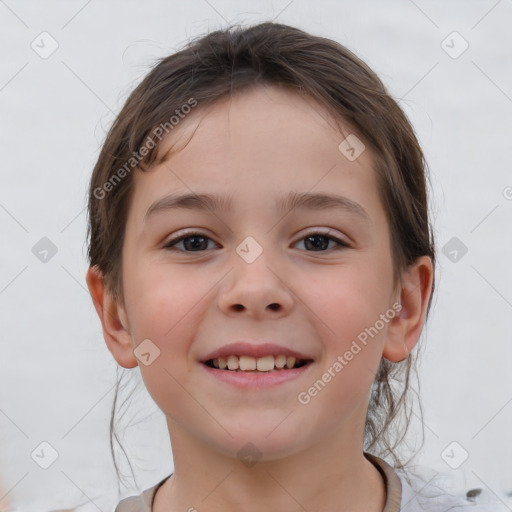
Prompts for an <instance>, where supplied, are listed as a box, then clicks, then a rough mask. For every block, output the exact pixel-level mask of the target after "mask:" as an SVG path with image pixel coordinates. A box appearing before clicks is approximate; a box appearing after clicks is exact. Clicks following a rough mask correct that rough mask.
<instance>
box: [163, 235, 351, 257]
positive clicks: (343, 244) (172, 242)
mask: <svg viewBox="0 0 512 512" xmlns="http://www.w3.org/2000/svg"><path fill="white" fill-rule="evenodd" d="M329 233H330V232H326V233H324V232H323V231H312V232H311V233H307V234H306V235H304V236H303V237H302V238H301V239H300V240H297V242H300V241H302V240H304V239H306V238H308V237H311V236H323V237H325V238H327V239H329V240H332V241H334V242H336V243H337V244H338V246H337V247H334V248H331V249H327V250H324V251H306V252H328V251H329V250H339V249H342V248H349V247H350V245H349V244H348V243H347V242H345V241H343V240H340V239H339V238H337V237H335V236H332V235H329ZM195 236H200V237H202V238H205V239H207V240H211V238H210V237H208V236H206V235H204V234H203V233H199V232H195V231H193V232H190V233H185V234H183V235H180V236H178V237H176V238H173V239H171V240H168V241H167V242H166V243H165V245H164V246H163V248H164V249H168V250H171V251H180V252H190V253H194V252H205V251H206V250H208V249H206V250H204V251H185V250H182V249H176V248H175V247H173V246H174V245H176V244H178V243H179V242H182V241H183V240H186V239H187V238H193V237H195ZM212 241H213V240H212ZM297 242H296V243H297Z"/></svg>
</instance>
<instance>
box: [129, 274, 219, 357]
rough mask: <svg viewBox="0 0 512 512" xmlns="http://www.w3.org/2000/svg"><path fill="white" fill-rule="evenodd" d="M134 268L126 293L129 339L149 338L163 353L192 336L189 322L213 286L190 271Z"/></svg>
mask: <svg viewBox="0 0 512 512" xmlns="http://www.w3.org/2000/svg"><path fill="white" fill-rule="evenodd" d="M133 268H134V272H132V273H131V275H130V277H129V278H128V280H127V281H128V283H127V284H128V286H127V292H126V297H127V308H128V310H129V314H130V326H131V328H132V335H134V338H135V342H136V343H137V341H139V342H140V340H141V339H145V338H150V339H154V341H155V343H157V344H158V345H159V346H160V348H161V349H162V350H166V349H167V346H168V345H169V344H170V342H171V341H178V340H180V339H182V338H183V335H184V333H186V332H187V331H189V332H191V331H190V325H189V324H190V319H189V318H190V317H192V316H193V312H194V311H195V309H196V308H200V302H201V298H202V297H204V296H205V295H206V294H207V292H208V290H209V289H210V288H211V286H212V285H211V283H209V280H208V279H204V280H202V279H199V278H198V277H197V275H194V274H193V273H191V271H190V270H189V271H187V269H180V268H179V267H175V268H173V267H172V266H171V265H165V264H159V265H145V266H143V265H141V266H139V267H137V266H134V267H133ZM196 274H197V273H196ZM210 280H211V276H210Z"/></svg>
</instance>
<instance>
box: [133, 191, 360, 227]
mask: <svg viewBox="0 0 512 512" xmlns="http://www.w3.org/2000/svg"><path fill="white" fill-rule="evenodd" d="M231 206H232V197H231V196H222V195H219V194H196V193H187V194H171V195H168V196H164V197H162V198H160V199H157V200H156V201H155V202H154V203H153V204H152V205H151V206H150V207H149V208H148V210H147V211H146V214H145V215H144V219H143V222H146V221H147V220H148V219H149V218H150V217H153V216H154V215H156V214H157V213H160V212H163V211H169V210H173V209H180V208H181V209H188V210H203V211H204V210H210V211H223V212H230V211H231ZM276 209H277V211H278V212H288V211H290V210H293V209H304V210H316V211H322V210H330V209H337V210H342V211H344V212H347V213H351V214H354V215H356V216H357V217H359V218H360V219H361V220H363V221H365V222H367V223H370V216H369V215H368V213H367V212H366V210H365V209H364V208H363V207H362V206H361V205H360V204H359V203H356V202H355V201H353V200H352V199H349V198H348V197H344V196H340V195H337V194H326V193H311V192H303V193H299V192H290V193H289V194H288V195H287V196H285V197H284V198H280V199H278V200H277V201H276Z"/></svg>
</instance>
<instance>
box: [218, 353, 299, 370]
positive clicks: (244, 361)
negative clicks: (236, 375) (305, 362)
mask: <svg viewBox="0 0 512 512" xmlns="http://www.w3.org/2000/svg"><path fill="white" fill-rule="evenodd" d="M296 362H297V358H295V357H293V356H290V357H286V356H285V355H279V356H275V357H274V356H264V357H258V358H256V357H250V356H235V355H231V356H229V357H227V358H226V357H219V358H217V359H214V360H213V366H214V367H215V368H220V369H221V370H224V369H226V368H227V369H228V370H242V371H247V370H258V371H260V372H269V371H271V370H273V369H274V367H275V368H279V369H280V368H284V367H285V366H286V367H287V368H289V369H290V368H293V367H294V366H295V363H296Z"/></svg>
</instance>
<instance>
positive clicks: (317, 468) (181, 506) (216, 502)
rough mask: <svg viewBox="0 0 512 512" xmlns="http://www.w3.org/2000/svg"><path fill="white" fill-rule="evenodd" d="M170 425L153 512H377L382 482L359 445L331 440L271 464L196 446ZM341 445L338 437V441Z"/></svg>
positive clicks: (382, 493) (381, 501) (381, 503)
mask: <svg viewBox="0 0 512 512" xmlns="http://www.w3.org/2000/svg"><path fill="white" fill-rule="evenodd" d="M168 424H169V432H170V434H171V439H172V441H173V443H172V444H173V457H174V464H175V470H174V473H173V475H172V477H171V478H169V479H168V480H167V481H166V482H165V483H164V484H163V485H162V487H161V488H160V489H159V490H158V492H157V495H156V496H155V501H154V507H153V510H154V512H163V511H169V510H187V511H188V510H190V511H191V512H193V511H194V510H208V512H231V511H239V510H244V512H260V511H261V510H279V509H282V510H287V511H297V512H303V511H304V510H309V511H312V510H315V511H317V512H324V511H325V512H327V511H330V512H332V511H336V512H349V511H353V512H355V511H361V510H365V512H381V511H382V510H383V508H384V503H385V501H386V490H385V486H384V481H383V479H382V476H381V475H380V473H379V471H378V470H377V468H376V467H375V466H374V465H373V464H372V463H371V462H369V461H368V460H367V459H366V458H365V457H364V455H363V452H362V449H361V446H362V443H361V444H357V443H353V442H352V443H347V444H343V443H342V442H340V435H339V433H337V435H336V436H335V437H336V442H334V440H329V439H323V440H322V443H319V444H317V445H314V446H311V447H309V448H308V449H307V450H303V451H300V452H299V453H295V454H293V455H289V456H287V457H284V458H279V459H276V460H263V459H262V460H259V461H257V462H256V463H254V464H253V465H252V463H251V462H246V463H244V462H242V461H241V460H239V459H234V458H232V457H227V456H224V455H222V454H219V453H218V451H216V450H213V449H211V448H209V447H208V446H205V445H204V444H201V445H199V444H198V442H197V440H196V439H194V438H192V437H190V436H189V435H188V434H187V433H185V432H184V431H182V430H180V429H179V428H178V427H177V426H176V425H171V424H170V423H168ZM341 441H342V439H341Z"/></svg>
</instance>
